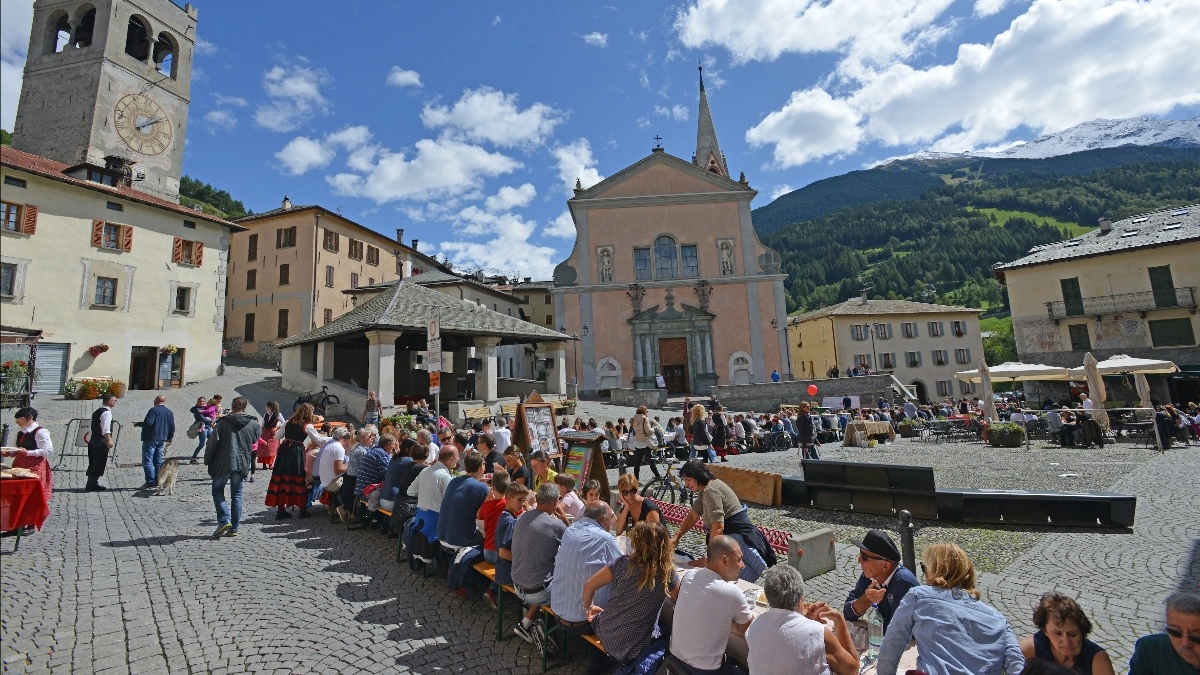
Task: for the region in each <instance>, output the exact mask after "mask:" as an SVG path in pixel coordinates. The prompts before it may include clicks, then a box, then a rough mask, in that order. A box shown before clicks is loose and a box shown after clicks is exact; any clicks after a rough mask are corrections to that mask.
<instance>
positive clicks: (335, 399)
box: [323, 394, 342, 407]
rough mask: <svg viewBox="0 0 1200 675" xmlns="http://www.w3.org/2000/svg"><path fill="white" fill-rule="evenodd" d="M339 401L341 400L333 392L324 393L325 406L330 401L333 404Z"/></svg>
mask: <svg viewBox="0 0 1200 675" xmlns="http://www.w3.org/2000/svg"><path fill="white" fill-rule="evenodd" d="M341 402H342V400H341V399H340V398H338V397H337V396H334V395H333V394H326V395H325V406H328V405H329V404H331V403H332V404H333V405H337V404H339V403H341ZM323 407H324V406H323Z"/></svg>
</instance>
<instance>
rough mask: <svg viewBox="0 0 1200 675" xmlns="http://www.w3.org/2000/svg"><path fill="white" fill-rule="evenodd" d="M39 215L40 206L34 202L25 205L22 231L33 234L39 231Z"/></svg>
mask: <svg viewBox="0 0 1200 675" xmlns="http://www.w3.org/2000/svg"><path fill="white" fill-rule="evenodd" d="M37 216H38V207H36V206H34V205H33V204H26V205H25V214H24V218H22V219H21V231H22V232H24V233H25V234H33V233H34V232H36V231H37Z"/></svg>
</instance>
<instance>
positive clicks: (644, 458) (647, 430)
mask: <svg viewBox="0 0 1200 675" xmlns="http://www.w3.org/2000/svg"><path fill="white" fill-rule="evenodd" d="M649 412H650V411H649V409H648V408H646V406H644V405H643V406H638V409H637V412H635V413H634V415H633V419H632V420H630V421H629V436H628V437H629V438H631V439H633V477H634V478H637V479H638V480H641V479H642V476H641V473H642V463H643V462H645V463H646V464H649V465H650V473H652V474H654V477H655V478H658V477H659V473H658V466H657V465H656V464H655V463H654V455H652V454H651V452H650V450H651V448H652V447H654V446H656V445H657V442H656V441H655V436H654V425H653V424H651V422H650V415H649Z"/></svg>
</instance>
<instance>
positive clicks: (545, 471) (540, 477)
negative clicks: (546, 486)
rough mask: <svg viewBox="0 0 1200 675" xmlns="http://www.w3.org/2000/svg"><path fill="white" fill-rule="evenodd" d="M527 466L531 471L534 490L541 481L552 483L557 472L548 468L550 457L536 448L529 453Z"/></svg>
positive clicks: (540, 484) (538, 486)
mask: <svg viewBox="0 0 1200 675" xmlns="http://www.w3.org/2000/svg"><path fill="white" fill-rule="evenodd" d="M529 468H530V469H531V470H532V471H533V489H534V490H535V491H536V490H537V489H538V488H540V487H541V486H542V484H543V483H553V482H554V477H555V476H557V475H558V472H557V471H555V470H554V469H551V468H550V458H549V457H548V456H547V455H546V453H544V452H542V451H541V450H538V451H536V452H533V453H530V455H529Z"/></svg>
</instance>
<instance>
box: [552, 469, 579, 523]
mask: <svg viewBox="0 0 1200 675" xmlns="http://www.w3.org/2000/svg"><path fill="white" fill-rule="evenodd" d="M554 483H555V485H558V503H559V504H560V505H561V506H562V508H563V511H566V512H567V515H568V516H570V517H571V519H572V520H579V518H580V516H582V515H583V510H584V508H586V505H585V504H584V503H583V500H582V499H580V498H579V495H577V494H575V477H574V476H572V475H570V474H567V473H560V474H558V475H557V476H555V477H554Z"/></svg>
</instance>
